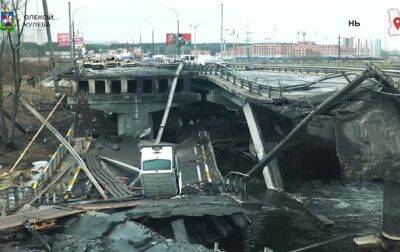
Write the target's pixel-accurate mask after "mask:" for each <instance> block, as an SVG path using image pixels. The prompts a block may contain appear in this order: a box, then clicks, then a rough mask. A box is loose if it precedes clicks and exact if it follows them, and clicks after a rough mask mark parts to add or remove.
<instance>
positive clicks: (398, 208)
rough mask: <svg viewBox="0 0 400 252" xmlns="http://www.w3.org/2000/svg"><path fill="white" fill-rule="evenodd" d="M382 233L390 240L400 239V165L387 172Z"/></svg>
mask: <svg viewBox="0 0 400 252" xmlns="http://www.w3.org/2000/svg"><path fill="white" fill-rule="evenodd" d="M382 235H383V236H384V237H385V238H387V239H389V240H393V241H400V165H397V166H394V167H393V168H392V169H390V170H389V171H387V173H386V177H385V183H384V191H383V230H382Z"/></svg>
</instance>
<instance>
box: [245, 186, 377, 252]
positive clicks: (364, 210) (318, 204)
mask: <svg viewBox="0 0 400 252" xmlns="http://www.w3.org/2000/svg"><path fill="white" fill-rule="evenodd" d="M289 188H290V189H289V190H290V191H291V192H292V193H293V195H295V196H297V198H299V199H301V200H302V201H306V202H307V205H308V206H310V207H311V208H312V209H313V210H314V211H315V212H316V213H318V214H323V215H325V216H326V217H328V218H329V219H331V220H333V221H334V222H335V224H334V225H332V226H330V227H325V226H322V225H321V224H318V223H317V222H316V221H314V220H313V218H311V217H310V216H309V215H307V212H306V211H305V210H303V209H301V208H299V207H298V206H297V205H296V204H292V203H291V202H289V201H288V200H287V199H286V198H285V197H282V196H280V195H279V194H278V193H276V192H270V191H267V190H265V185H264V183H263V181H262V180H261V179H256V180H253V181H252V183H251V186H250V188H249V191H250V194H251V195H253V196H254V197H256V198H258V199H260V200H262V201H263V203H264V209H263V211H260V212H259V213H258V214H257V215H256V216H255V217H254V219H253V223H252V224H251V225H249V226H248V227H247V228H246V229H245V230H244V233H243V234H244V250H245V251H263V249H264V247H265V246H267V247H268V248H270V249H272V250H273V251H289V250H292V249H296V248H300V247H304V246H307V245H311V244H314V243H317V242H321V241H325V240H328V239H332V238H335V237H339V236H343V235H349V236H354V235H365V234H371V233H379V232H380V231H381V226H382V198H383V184H382V183H379V182H355V181H349V182H344V181H329V182H321V181H308V182H296V183H291V184H290V186H289ZM351 241H352V238H351V237H350V238H346V239H344V240H341V241H337V242H333V243H332V244H330V245H328V246H324V247H320V248H318V249H314V250H308V251H352V249H351V246H352V243H351Z"/></svg>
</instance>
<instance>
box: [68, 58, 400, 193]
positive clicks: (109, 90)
mask: <svg viewBox="0 0 400 252" xmlns="http://www.w3.org/2000/svg"><path fill="white" fill-rule="evenodd" d="M175 69H176V65H173V64H168V65H158V66H156V67H155V68H154V67H138V68H130V69H119V68H110V69H107V70H102V71H87V72H82V73H80V74H79V76H78V77H76V76H72V75H70V76H66V78H67V79H68V78H69V79H70V80H71V83H72V87H73V95H71V96H70V97H69V99H68V101H69V103H70V104H71V105H76V104H78V102H79V101H78V97H79V95H78V94H79V93H81V92H86V93H87V94H88V103H89V106H90V107H91V108H93V109H95V110H100V111H106V112H111V113H115V114H117V116H118V134H120V135H132V136H134V135H137V134H138V133H139V132H141V131H143V130H145V129H147V128H150V129H152V127H153V123H152V113H153V112H156V111H162V110H163V109H164V107H165V104H166V101H167V97H168V92H169V88H170V86H171V82H172V79H173V77H174V73H175ZM353 70H355V69H336V72H334V73H327V74H325V73H324V72H323V71H318V75H316V74H315V73H314V74H311V72H310V74H306V73H302V74H299V73H296V70H295V69H294V70H293V73H292V72H291V71H287V72H286V73H285V71H281V72H278V73H276V71H275V72H272V73H271V71H266V72H264V71H235V70H233V69H230V68H225V67H221V66H216V65H209V66H193V65H186V66H185V69H184V71H183V73H182V74H181V76H180V80H179V83H178V87H177V90H176V94H175V97H174V102H173V106H175V107H178V106H187V105H189V104H191V103H198V102H210V103H217V104H221V105H224V106H227V107H229V108H230V109H235V110H237V111H238V112H239V113H242V114H243V115H244V119H245V121H246V123H247V125H248V128H249V132H250V138H251V139H249V142H250V149H252V150H254V152H253V153H254V155H255V156H256V157H257V158H258V159H259V160H260V159H262V158H263V155H265V153H266V152H267V151H268V148H270V147H268V146H271V145H272V146H273V142H274V141H276V140H277V139H276V136H278V140H279V138H283V137H285V135H286V134H287V132H289V131H290V130H291V128H293V127H294V125H296V124H297V123H298V122H299V121H300V120H301V119H302V118H304V116H305V115H307V114H308V113H310V112H311V111H312V110H313V109H314V108H315V106H317V105H318V104H320V103H321V102H322V101H324V100H325V99H326V98H327V97H329V96H330V95H331V94H333V93H334V92H336V91H337V90H340V89H341V88H343V87H344V86H345V85H346V84H347V83H348V82H349V81H351V80H352V79H354V78H356V77H357V75H358V72H359V71H353ZM254 72H256V73H254ZM390 74H392V75H393V76H397V73H392V72H391V73H390ZM395 80H398V79H396V78H395ZM382 88H383V87H382V85H381V84H380V83H379V81H377V80H375V79H371V78H370V79H368V80H367V81H365V82H364V83H363V84H362V85H361V86H360V87H358V88H356V89H355V90H354V91H353V92H351V93H350V94H348V95H347V96H346V97H344V98H343V99H342V101H340V102H339V103H337V104H335V105H333V106H332V107H331V108H329V109H328V110H327V111H326V112H325V113H324V114H322V115H319V116H316V117H314V118H313V120H312V121H311V122H310V123H309V124H308V125H307V127H306V129H305V130H303V132H302V134H301V137H300V138H299V142H298V143H294V144H293V147H292V148H291V149H290V150H287V152H285V153H283V154H282V158H278V159H279V160H276V161H275V162H273V163H272V164H270V165H269V167H267V168H266V169H264V175H265V178H266V183H267V186H268V187H269V188H275V189H276V188H279V187H281V182H280V181H281V178H280V173H279V169H278V164H281V166H287V167H289V169H295V168H294V167H298V166H302V165H303V164H302V163H301V162H308V161H309V160H305V159H313V158H314V159H323V158H324V156H320V155H319V154H320V153H319V148H321V146H329V148H330V149H332V150H333V151H334V152H335V153H334V155H333V159H337V162H338V163H339V165H340V171H341V175H342V176H343V177H353V178H367V179H374V178H381V177H382V176H383V173H384V171H385V170H386V168H388V167H390V166H392V165H393V163H396V162H400V145H399V143H400V112H399V109H398V106H396V102H397V101H396V98H395V97H394V96H392V95H385V94H384V92H383V91H382ZM175 119H176V118H175ZM282 122H284V123H282ZM271 135H273V136H275V139H272V138H271ZM307 143H312V145H314V144H315V146H314V148H311V149H310V148H309V147H307V148H306V147H305V145H304V144H307ZM302 144H303V145H302ZM302 147H304V149H303V150H302V149H297V151H296V148H302ZM305 150H307V153H305ZM302 154H304V156H306V157H301V156H302ZM305 154H307V155H305ZM288 155H292V156H291V158H290V159H287V156H288ZM293 155H295V156H293ZM329 158H332V156H330V157H329ZM299 160H300V161H299ZM331 161H332V160H330V161H329V160H328V161H326V162H331ZM334 162H336V161H334ZM334 162H333V163H334ZM321 163H322V164H324V162H323V160H322V161H321ZM307 165H312V162H309V163H307ZM322 166H323V165H322ZM287 167H285V169H286V168H287ZM281 169H282V168H281ZM322 169H323V168H322Z"/></svg>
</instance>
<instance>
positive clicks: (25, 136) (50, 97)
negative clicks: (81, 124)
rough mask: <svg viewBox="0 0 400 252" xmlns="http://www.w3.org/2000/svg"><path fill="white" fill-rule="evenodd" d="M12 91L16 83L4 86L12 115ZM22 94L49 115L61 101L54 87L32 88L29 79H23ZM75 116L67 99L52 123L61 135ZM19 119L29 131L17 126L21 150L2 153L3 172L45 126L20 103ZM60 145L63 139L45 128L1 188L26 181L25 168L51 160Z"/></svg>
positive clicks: (0, 162) (18, 147)
mask: <svg viewBox="0 0 400 252" xmlns="http://www.w3.org/2000/svg"><path fill="white" fill-rule="evenodd" d="M12 90H13V86H12V85H5V86H4V96H5V99H4V108H5V111H6V112H7V113H8V114H11V113H12V108H13V104H12V97H13V95H12ZM21 95H22V97H23V98H24V99H25V100H26V101H27V102H28V103H29V104H31V105H33V107H34V108H35V109H36V110H38V111H39V113H40V114H41V115H42V116H43V117H45V118H46V117H47V115H48V114H49V113H50V111H51V110H52V109H53V107H54V106H55V104H56V103H57V100H56V98H55V95H54V91H53V90H52V89H50V88H46V87H41V86H35V87H32V86H29V85H28V84H27V83H26V81H23V82H22V85H21ZM74 119H75V117H74V113H73V111H72V110H70V109H69V108H68V105H67V103H66V99H65V101H64V103H63V104H62V105H61V106H60V107H59V108H58V109H57V111H56V112H55V113H54V115H53V117H52V118H51V119H50V123H51V124H52V125H53V126H54V127H55V128H56V129H57V130H58V131H59V132H60V133H61V134H63V135H65V133H66V132H67V131H68V129H69V127H70V125H71V124H72V123H73V121H74ZM17 122H18V123H20V124H21V125H22V126H23V127H24V128H26V129H27V130H28V133H25V132H22V131H21V130H19V129H16V134H15V138H14V142H15V145H16V148H17V150H15V151H11V152H0V166H1V169H0V173H3V172H7V171H8V170H9V169H10V168H11V167H12V166H13V165H14V163H15V161H16V160H17V159H18V157H19V156H20V154H21V152H22V151H23V150H24V148H25V147H26V146H27V144H28V143H29V141H30V140H31V139H32V137H33V136H34V135H35V133H36V132H37V130H38V129H39V128H40V126H41V123H40V121H39V120H38V119H37V118H36V117H34V115H33V114H32V113H31V112H29V111H28V110H27V109H26V108H25V107H23V106H22V105H19V107H18V115H17ZM6 124H7V125H8V126H9V125H10V121H9V120H8V119H6ZM58 145H59V141H58V140H57V139H56V138H55V137H54V136H53V135H52V134H51V133H50V131H48V130H47V129H44V130H43V131H42V133H41V134H40V136H39V137H38V138H37V139H36V141H35V142H34V144H33V145H32V146H31V148H30V150H29V151H28V153H27V154H26V155H25V157H24V159H23V160H22V162H21V163H20V165H19V166H18V168H17V169H16V170H15V172H14V173H13V174H12V176H11V177H7V178H3V179H2V181H1V184H0V189H2V188H5V187H7V186H9V185H10V184H12V185H16V184H17V183H19V182H22V181H23V180H24V179H23V177H22V174H21V171H24V170H27V169H30V168H31V167H32V162H35V161H39V160H49V157H50V156H51V155H52V154H53V152H54V151H55V150H56V148H57V146H58Z"/></svg>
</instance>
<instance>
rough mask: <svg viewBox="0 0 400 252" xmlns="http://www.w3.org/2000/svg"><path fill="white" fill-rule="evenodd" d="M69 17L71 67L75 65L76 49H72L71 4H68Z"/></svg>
mask: <svg viewBox="0 0 400 252" xmlns="http://www.w3.org/2000/svg"><path fill="white" fill-rule="evenodd" d="M68 17H69V59H70V62H71V65H72V66H73V65H74V58H73V56H74V55H73V54H74V49H73V48H72V18H71V2H68Z"/></svg>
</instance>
